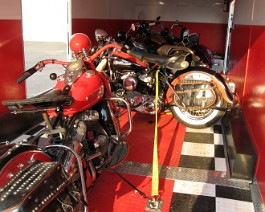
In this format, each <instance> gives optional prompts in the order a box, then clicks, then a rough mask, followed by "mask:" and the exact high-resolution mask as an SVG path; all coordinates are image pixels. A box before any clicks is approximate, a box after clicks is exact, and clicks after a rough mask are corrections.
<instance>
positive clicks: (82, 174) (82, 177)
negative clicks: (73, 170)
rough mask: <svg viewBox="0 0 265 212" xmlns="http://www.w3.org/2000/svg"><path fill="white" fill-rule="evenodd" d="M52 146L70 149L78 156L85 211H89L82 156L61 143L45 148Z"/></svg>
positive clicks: (51, 146)
mask: <svg viewBox="0 0 265 212" xmlns="http://www.w3.org/2000/svg"><path fill="white" fill-rule="evenodd" d="M51 148H63V149H65V150H68V151H70V152H71V153H72V154H73V155H74V156H75V157H76V160H77V164H78V169H79V173H80V178H81V185H82V193H83V198H84V202H85V205H84V207H85V212H86V211H88V205H87V192H86V183H85V177H84V176H85V175H84V171H83V165H82V161H81V158H80V157H79V155H78V154H77V153H76V152H75V151H74V150H73V149H71V148H70V147H68V146H65V145H61V144H55V145H49V146H46V147H45V149H51Z"/></svg>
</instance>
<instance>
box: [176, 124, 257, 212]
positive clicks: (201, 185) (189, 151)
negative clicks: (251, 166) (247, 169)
mask: <svg viewBox="0 0 265 212" xmlns="http://www.w3.org/2000/svg"><path fill="white" fill-rule="evenodd" d="M179 167H183V168H188V169H192V170H193V173H194V175H196V172H197V171H198V172H199V171H202V170H207V171H208V173H210V174H209V175H208V179H205V178H204V179H201V178H200V177H198V179H197V180H194V181H192V180H186V179H180V180H178V179H176V180H175V184H174V190H173V197H172V201H171V211H183V212H184V211H185V212H186V211H217V212H237V211H240V212H250V211H254V205H253V202H252V198H251V192H250V189H249V187H248V186H247V182H244V183H243V186H242V185H238V184H237V185H236V184H234V183H231V184H230V185H229V186H226V183H219V181H221V179H220V180H218V179H217V180H214V181H213V180H211V179H210V178H213V176H214V175H219V176H222V175H223V176H224V175H225V177H228V176H227V173H228V172H227V170H228V167H227V163H226V159H225V152H224V143H223V136H222V128H221V125H215V126H213V127H210V128H206V129H200V130H197V129H191V128H187V129H186V135H185V139H184V143H183V147H182V152H181V159H180V163H179ZM205 173H206V172H205Z"/></svg>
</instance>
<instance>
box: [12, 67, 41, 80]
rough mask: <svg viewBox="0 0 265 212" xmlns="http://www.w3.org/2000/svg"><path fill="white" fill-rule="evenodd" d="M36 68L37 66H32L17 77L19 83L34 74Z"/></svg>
mask: <svg viewBox="0 0 265 212" xmlns="http://www.w3.org/2000/svg"><path fill="white" fill-rule="evenodd" d="M36 71H37V70H36V68H35V67H32V68H30V69H28V70H27V71H25V72H24V73H23V75H22V76H21V77H19V78H18V79H17V83H18V84H20V83H21V82H23V81H24V80H25V79H27V78H28V77H30V76H31V75H32V74H34V73H35V72H36Z"/></svg>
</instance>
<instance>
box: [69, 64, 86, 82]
mask: <svg viewBox="0 0 265 212" xmlns="http://www.w3.org/2000/svg"><path fill="white" fill-rule="evenodd" d="M82 67H83V62H82V61H81V60H75V61H72V62H70V63H69V65H68V66H67V67H66V71H65V84H67V85H72V84H73V83H74V82H75V81H76V80H77V79H78V77H80V75H81V74H82Z"/></svg>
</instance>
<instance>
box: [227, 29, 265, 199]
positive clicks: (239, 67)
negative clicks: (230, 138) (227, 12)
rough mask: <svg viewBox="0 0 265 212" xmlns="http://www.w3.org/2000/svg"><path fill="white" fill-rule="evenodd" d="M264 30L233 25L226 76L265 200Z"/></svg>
mask: <svg viewBox="0 0 265 212" xmlns="http://www.w3.org/2000/svg"><path fill="white" fill-rule="evenodd" d="M264 47H265V26H246V25H245V26H242V25H236V26H235V28H234V32H233V37H232V48H231V62H232V64H233V68H232V71H231V72H230V74H229V76H230V78H231V79H232V80H234V81H235V82H236V85H237V88H238V89H237V90H238V94H239V98H240V102H241V107H242V109H243V114H244V118H245V120H246V123H247V126H248V131H249V133H250V135H251V138H252V140H253V142H254V144H255V147H256V150H257V153H258V163H257V167H256V173H255V175H256V178H257V182H258V185H259V188H260V192H261V194H262V197H263V201H264V200H265V133H264V131H265V59H264V57H265V48H264Z"/></svg>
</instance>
